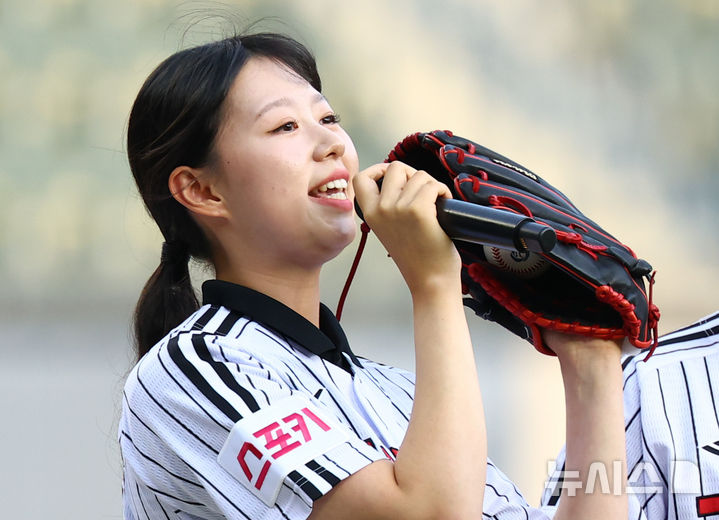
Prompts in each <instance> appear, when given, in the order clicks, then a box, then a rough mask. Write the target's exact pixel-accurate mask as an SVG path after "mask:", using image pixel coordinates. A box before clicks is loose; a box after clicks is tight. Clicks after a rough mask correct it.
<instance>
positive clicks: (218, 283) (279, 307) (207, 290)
mask: <svg viewBox="0 0 719 520" xmlns="http://www.w3.org/2000/svg"><path fill="white" fill-rule="evenodd" d="M202 302H203V303H204V304H210V305H222V306H223V307H227V308H228V309H232V310H233V311H235V312H237V313H239V314H241V315H243V316H248V317H250V318H252V319H253V320H254V321H257V322H259V323H261V324H262V325H264V326H267V327H269V328H271V329H272V330H274V331H276V332H278V333H280V334H281V335H283V336H286V337H288V338H290V339H292V340H294V341H295V342H296V343H298V344H299V345H300V346H302V347H303V348H306V349H307V350H309V351H310V352H312V353H313V354H316V355H318V356H320V357H321V358H323V359H326V360H327V361H330V362H332V363H334V364H335V365H337V366H339V367H342V368H344V369H345V370H347V371H348V372H351V370H350V367H349V366H348V364H347V361H346V358H345V356H343V353H347V354H348V355H349V356H350V358H351V359H352V361H353V362H354V363H355V364H357V365H358V366H362V365H361V364H360V363H359V361H358V360H357V358H356V357H355V355H354V354H353V353H352V350H350V347H349V343H348V342H347V337H346V336H345V333H344V331H343V330H342V327H341V326H340V323H339V321H337V318H336V317H335V315H334V314H333V313H332V311H331V310H329V309H328V308H327V307H326V306H325V305H324V304H322V303H320V328H319V329H318V328H317V327H315V326H314V325H313V324H312V323H310V322H309V321H307V320H306V319H305V318H304V317H302V316H300V315H299V314H297V313H296V312H295V311H293V310H292V309H290V308H289V307H287V306H286V305H284V304H283V303H280V302H278V301H277V300H275V299H274V298H270V297H269V296H267V295H265V294H262V293H260V292H257V291H255V290H253V289H250V288H248V287H244V286H242V285H237V284H234V283H231V282H226V281H223V280H208V281H206V282H205V283H204V284H202Z"/></svg>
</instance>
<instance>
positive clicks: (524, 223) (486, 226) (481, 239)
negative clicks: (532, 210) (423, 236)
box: [437, 198, 557, 253]
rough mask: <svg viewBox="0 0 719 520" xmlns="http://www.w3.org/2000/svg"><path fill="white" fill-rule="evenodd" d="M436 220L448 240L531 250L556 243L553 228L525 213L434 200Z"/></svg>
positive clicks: (546, 249) (539, 250) (546, 248)
mask: <svg viewBox="0 0 719 520" xmlns="http://www.w3.org/2000/svg"><path fill="white" fill-rule="evenodd" d="M437 220H438V221H439V225H440V226H441V227H442V229H443V230H444V232H445V233H447V236H449V238H451V239H452V240H461V241H463V242H471V243H473V244H482V245H486V246H494V247H499V248H501V249H514V250H516V251H520V252H524V251H532V252H534V253H548V252H549V251H551V250H552V248H553V247H554V246H555V245H556V243H557V234H556V233H555V232H554V229H552V228H551V227H549V226H546V225H544V224H540V223H538V222H536V221H535V220H534V219H532V218H530V217H527V216H526V215H519V214H517V213H512V212H511V211H505V210H502V209H497V208H491V207H488V206H480V205H479V204H473V203H471V202H465V201H463V200H456V199H443V198H440V199H437Z"/></svg>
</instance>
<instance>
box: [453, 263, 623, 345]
mask: <svg viewBox="0 0 719 520" xmlns="http://www.w3.org/2000/svg"><path fill="white" fill-rule="evenodd" d="M467 273H468V274H469V276H470V277H471V278H472V280H474V281H475V282H477V283H479V284H480V285H481V286H482V289H484V291H485V292H486V293H487V294H488V295H489V296H491V297H492V298H494V299H495V300H496V301H497V302H498V303H499V304H500V305H501V306H502V307H504V308H505V309H507V310H508V311H509V312H511V313H512V314H514V315H515V316H516V317H517V318H519V319H520V320H522V322H524V323H525V324H526V325H527V326H528V327H529V328H530V330H531V331H532V343H533V345H534V348H536V349H537V350H538V351H539V352H541V353H542V354H548V355H554V352H552V351H551V350H550V349H549V348H548V347H547V346H545V345H544V344H543V342H542V335H541V332H540V330H539V328H540V327H541V328H545V329H553V330H557V331H560V332H565V333H568V334H579V335H582V336H590V337H593V338H601V339H621V338H623V337H624V336H625V335H626V334H625V331H624V329H617V328H609V327H599V326H593V325H583V324H581V323H576V322H575V323H565V322H562V321H559V320H556V319H549V318H547V317H545V316H542V315H541V314H538V313H536V312H534V311H532V310H530V309H528V308H527V307H526V306H524V305H523V304H522V303H521V302H520V301H519V298H517V295H516V294H515V293H514V292H512V291H510V290H509V289H507V287H506V286H505V285H504V284H502V283H501V282H500V281H499V280H497V279H496V278H495V277H494V276H493V275H492V274H491V273H490V272H489V271H488V270H487V269H486V268H485V267H484V266H483V265H482V264H480V263H473V264H470V265H469V266H468V268H467Z"/></svg>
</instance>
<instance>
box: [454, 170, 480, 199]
mask: <svg viewBox="0 0 719 520" xmlns="http://www.w3.org/2000/svg"><path fill="white" fill-rule="evenodd" d="M468 182H469V183H470V184H471V185H472V193H477V192H478V191H479V188H481V187H482V185H481V184H480V183H479V179H478V178H477V177H471V176H470V177H464V178H462V179H459V178H455V179H454V189H455V191H456V192H457V193H458V194H459V196H460V197H462V199H464V200H467V197H465V196H464V193H463V192H462V190H461V189H460V187H459V186H460V184H466V183H468Z"/></svg>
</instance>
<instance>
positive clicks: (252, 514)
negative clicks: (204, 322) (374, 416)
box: [120, 333, 385, 519]
mask: <svg viewBox="0 0 719 520" xmlns="http://www.w3.org/2000/svg"><path fill="white" fill-rule="evenodd" d="M259 339H260V340H261V338H259ZM223 341H224V340H223V338H222V337H219V336H215V335H210V334H203V333H181V334H179V335H176V336H174V337H171V338H170V339H169V340H167V342H166V343H164V344H162V345H160V346H159V347H156V348H155V349H153V350H151V351H150V353H148V354H147V355H146V356H145V357H144V358H143V360H142V361H141V362H140V363H139V364H138V366H137V367H136V368H135V369H134V371H133V372H132V374H131V376H130V378H128V381H127V383H126V386H125V395H124V406H123V418H122V420H121V424H120V441H121V446H122V454H123V462H124V467H125V482H124V493H125V494H126V498H125V503H126V507H127V504H131V506H130V507H131V508H132V509H134V510H135V511H143V510H150V509H153V508H154V511H155V514H154V515H153V514H152V513H146V515H147V516H149V517H150V518H156V517H157V518H164V516H163V512H164V513H165V514H167V511H175V510H181V511H183V512H185V513H187V514H189V515H195V516H198V517H202V518H252V519H274V518H278V519H280V518H282V519H287V518H292V519H294V518H306V517H307V516H308V515H309V514H310V512H311V508H312V503H313V502H314V500H317V499H318V498H320V497H321V496H323V495H324V494H326V493H327V492H328V491H329V490H331V489H332V487H333V486H335V485H336V484H338V483H339V482H341V481H342V480H343V479H344V478H346V477H348V476H349V475H351V474H353V473H355V472H356V471H358V470H360V469H361V468H363V467H365V466H366V465H368V464H370V463H371V462H373V461H375V460H379V459H382V458H385V457H384V455H383V454H382V453H381V452H379V451H377V450H375V449H374V448H372V447H371V446H369V445H367V444H366V443H365V442H363V441H362V440H361V439H360V438H359V436H358V435H356V433H355V432H354V431H353V429H352V427H351V425H350V424H348V422H347V420H346V419H345V418H344V417H343V416H342V414H341V413H338V412H337V410H333V409H332V408H331V407H328V406H327V405H326V403H324V402H323V401H322V400H320V399H317V398H316V397H315V393H316V392H313V390H314V386H313V385H312V382H311V381H309V382H305V381H301V380H299V379H297V380H295V379H293V378H292V377H291V375H289V374H291V371H289V370H281V369H278V367H277V366H273V365H272V364H269V363H267V362H263V361H261V360H260V359H259V358H258V357H254V356H253V355H252V354H250V353H248V352H247V351H242V350H236V349H231V348H228V346H227V345H223ZM258 347H260V348H261V347H262V345H258ZM280 364H281V363H280ZM160 509H162V511H160ZM155 515H156V516H155ZM135 516H137V517H138V518H144V517H145V516H143V515H142V514H136V515H135Z"/></svg>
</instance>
